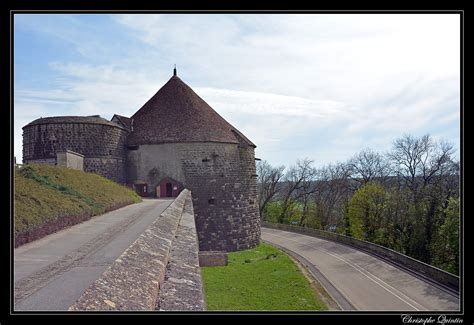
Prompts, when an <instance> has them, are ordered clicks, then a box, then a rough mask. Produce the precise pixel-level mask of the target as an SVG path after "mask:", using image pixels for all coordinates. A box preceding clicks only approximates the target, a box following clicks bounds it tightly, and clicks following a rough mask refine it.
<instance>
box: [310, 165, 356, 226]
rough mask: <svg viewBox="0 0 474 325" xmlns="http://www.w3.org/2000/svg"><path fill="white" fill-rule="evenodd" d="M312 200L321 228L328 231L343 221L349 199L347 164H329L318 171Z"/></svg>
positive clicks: (348, 171) (350, 191)
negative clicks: (330, 227) (314, 203)
mask: <svg viewBox="0 0 474 325" xmlns="http://www.w3.org/2000/svg"><path fill="white" fill-rule="evenodd" d="M317 174H318V180H317V182H316V190H315V195H314V200H315V202H316V208H317V215H318V216H317V217H318V218H319V221H320V223H321V228H322V229H324V230H328V228H329V226H334V225H337V224H339V223H341V222H342V221H343V218H344V208H345V204H346V203H347V201H348V200H349V199H350V195H351V193H352V190H351V188H350V186H349V182H350V179H349V175H350V168H349V167H348V165H347V164H344V163H337V164H329V165H328V166H326V167H323V168H321V169H319V170H318V172H317Z"/></svg>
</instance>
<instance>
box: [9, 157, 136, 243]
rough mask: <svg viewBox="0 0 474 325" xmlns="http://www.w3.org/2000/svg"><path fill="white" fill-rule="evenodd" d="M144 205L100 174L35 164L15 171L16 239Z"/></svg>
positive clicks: (134, 196)
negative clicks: (59, 223) (132, 205)
mask: <svg viewBox="0 0 474 325" xmlns="http://www.w3.org/2000/svg"><path fill="white" fill-rule="evenodd" d="M140 201H141V199H140V197H139V196H138V195H137V194H136V193H135V192H133V191H132V190H130V189H128V188H126V187H124V186H122V185H119V184H117V183H115V182H113V181H110V180H108V179H106V178H104V177H101V176H99V175H97V174H93V173H85V172H82V171H78V170H73V169H68V168H63V167H54V166H49V165H40V164H31V165H28V166H25V167H23V168H21V169H16V170H15V200H14V211H15V220H14V221H15V222H14V224H15V236H17V235H19V234H24V233H27V232H32V231H34V230H37V229H39V228H41V227H42V226H44V225H46V224H48V223H54V222H55V221H58V220H59V219H62V218H70V217H71V216H79V215H86V216H88V217H90V216H94V215H98V214H101V213H104V212H105V211H108V210H111V209H113V208H116V207H120V206H124V205H127V204H130V203H136V202H140ZM63 223H64V222H63ZM66 223H67V222H66ZM46 232H47V231H46Z"/></svg>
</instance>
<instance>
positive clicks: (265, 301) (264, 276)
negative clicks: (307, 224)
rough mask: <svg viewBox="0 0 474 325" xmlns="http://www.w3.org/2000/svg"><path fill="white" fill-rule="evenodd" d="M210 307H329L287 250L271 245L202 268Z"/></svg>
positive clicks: (280, 308) (230, 255)
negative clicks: (221, 263)
mask: <svg viewBox="0 0 474 325" xmlns="http://www.w3.org/2000/svg"><path fill="white" fill-rule="evenodd" d="M202 277H203V285H204V293H205V299H206V304H207V308H208V310H327V307H326V306H325V305H324V303H323V302H322V301H321V300H320V299H319V298H318V296H317V294H316V292H315V291H314V289H312V288H311V286H310V284H309V283H308V281H307V279H306V278H305V276H304V275H303V274H302V273H301V271H300V270H299V269H298V267H297V266H296V265H295V264H294V262H293V261H292V260H291V259H290V258H289V257H288V255H286V253H284V252H282V251H280V250H278V249H276V248H275V247H273V246H271V245H269V244H264V243H262V244H260V245H259V246H257V247H256V248H253V249H249V250H246V251H241V252H234V253H229V264H228V265H227V266H219V267H203V268H202Z"/></svg>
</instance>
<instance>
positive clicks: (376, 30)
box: [15, 14, 460, 164]
mask: <svg viewBox="0 0 474 325" xmlns="http://www.w3.org/2000/svg"><path fill="white" fill-rule="evenodd" d="M109 17H112V21H113V22H115V24H116V25H115V26H113V28H115V30H116V32H115V34H111V35H110V38H111V41H110V42H111V43H108V42H106V41H104V40H105V39H106V37H105V36H104V34H101V32H100V30H94V26H89V27H88V28H85V30H84V31H81V30H79V29H74V30H73V31H69V30H67V25H66V28H65V30H62V29H58V28H54V24H52V21H51V20H50V21H49V23H48V24H47V25H46V27H45V33H46V34H48V35H53V36H54V37H58V38H60V39H64V40H65V41H67V40H66V39H67V38H68V37H72V39H73V41H74V42H73V43H74V44H75V46H76V47H77V50H78V51H79V52H80V53H83V54H84V53H87V55H88V56H90V57H94V53H93V51H89V50H90V49H92V48H93V47H94V46H96V45H97V44H98V42H99V41H101V42H103V43H104V44H101V47H102V48H103V49H102V50H100V55H104V53H108V52H113V51H115V50H116V49H117V44H116V43H115V41H114V37H115V36H116V35H117V34H120V37H125V36H126V37H129V38H131V39H132V40H136V41H137V43H133V42H132V41H130V42H128V43H125V44H123V46H122V47H121V48H120V51H121V52H120V60H115V59H114V60H112V61H111V62H108V63H105V64H104V63H102V64H97V63H80V62H73V61H56V62H51V63H50V68H51V69H52V70H53V71H55V72H56V73H58V74H59V75H61V76H62V81H61V82H60V83H58V85H59V86H58V87H57V88H55V89H42V90H32V89H28V88H22V89H18V90H17V91H16V93H15V96H16V98H15V110H16V111H17V112H19V114H18V118H19V119H20V120H22V121H26V118H27V116H28V117H31V119H30V121H31V120H32V119H34V118H37V117H39V115H41V114H45V112H54V113H56V112H57V115H92V114H101V115H102V116H104V117H108V118H110V117H111V116H112V115H113V114H114V113H118V114H121V115H127V116H131V115H132V114H133V113H134V112H136V111H137V110H138V109H139V108H140V107H141V106H142V105H143V104H144V103H145V102H146V101H147V100H148V99H149V98H150V97H151V96H152V95H153V94H154V93H155V92H156V91H157V90H158V89H159V88H160V87H161V86H162V85H163V84H164V83H165V82H166V81H167V79H168V78H169V77H170V75H171V68H172V64H173V63H177V65H178V75H179V76H180V77H181V78H182V79H183V80H184V81H185V82H187V83H188V84H189V85H190V86H191V87H192V88H193V89H194V90H195V91H196V92H197V93H198V95H200V96H201V97H202V98H203V99H205V100H206V101H207V102H208V103H209V104H210V105H211V106H212V107H213V108H214V109H215V110H216V111H218V112H219V114H221V115H222V116H223V117H224V118H226V119H227V120H228V121H229V122H230V123H231V124H233V125H235V126H236V127H237V128H239V129H240V130H241V131H242V132H244V133H245V134H246V135H247V136H248V137H249V138H250V139H251V140H252V141H254V142H255V143H256V144H257V146H258V148H257V153H258V155H261V156H263V157H270V158H271V159H273V161H272V162H273V163H275V164H279V163H285V164H287V163H288V161H294V160H295V159H296V158H297V157H304V156H306V155H313V156H314V157H315V159H316V158H317V159H318V160H319V161H323V160H324V161H326V160H327V161H328V162H329V161H331V160H341V159H344V157H346V156H350V155H352V154H353V153H354V152H356V151H357V150H359V149H360V148H363V147H366V146H370V145H373V146H374V147H376V148H385V149H389V146H390V144H391V141H392V140H393V139H394V138H395V137H397V136H399V135H400V134H402V133H404V132H415V133H416V132H426V131H428V132H429V131H431V132H437V129H433V127H434V126H437V125H438V126H439V125H445V124H449V123H451V125H452V124H453V123H454V124H455V121H456V119H459V114H458V113H457V111H458V108H457V105H458V103H457V102H458V98H459V82H458V80H459V71H458V70H459V54H460V52H459V16H456V15H413V14H411V15H381V16H379V15H122V14H121V15H111V16H109ZM68 23H69V22H68ZM70 23H71V26H73V28H78V26H79V27H80V26H83V25H84V24H82V23H81V22H80V19H73V20H72V21H71V22H70ZM35 26H37V27H38V26H39V25H35ZM30 27H31V26H30ZM42 28H43V26H39V27H38V31H37V32H41V30H42ZM113 28H112V27H109V30H110V29H113ZM92 31H93V32H92ZM81 32H82V33H81ZM94 33H96V34H98V35H95V34H94ZM86 36H87V37H86ZM129 44H133V45H134V46H133V47H132V46H130V47H129V46H128V45H129ZM109 46H110V47H109ZM112 50H113V51H112ZM102 61H103V60H102ZM51 106H53V108H54V107H56V108H55V109H53V110H52V108H51ZM30 109H31V112H30V113H28V114H23V113H24V112H27V111H28V110H30ZM16 118H17V115H15V123H17V121H16ZM16 125H17V124H15V141H16V140H17V139H18V138H17V136H18V135H17V134H18V129H17V127H16ZM439 132H441V131H439ZM305 146H306V147H305ZM20 150H21V148H20ZM15 152H16V154H18V146H15Z"/></svg>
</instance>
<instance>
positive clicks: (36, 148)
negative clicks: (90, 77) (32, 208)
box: [23, 123, 128, 183]
mask: <svg viewBox="0 0 474 325" xmlns="http://www.w3.org/2000/svg"><path fill="white" fill-rule="evenodd" d="M127 134H128V132H127V131H126V130H125V129H123V128H120V127H118V126H113V125H106V124H90V123H45V124H35V125H30V126H26V127H25V128H24V129H23V162H24V163H28V162H32V161H38V160H43V159H53V158H56V153H57V152H61V151H66V150H71V151H74V152H77V153H80V154H82V155H84V156H85V159H84V171H86V172H95V173H98V174H99V175H102V176H105V177H107V178H109V179H112V180H114V181H117V182H121V183H123V182H124V181H125V141H126V137H127Z"/></svg>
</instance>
